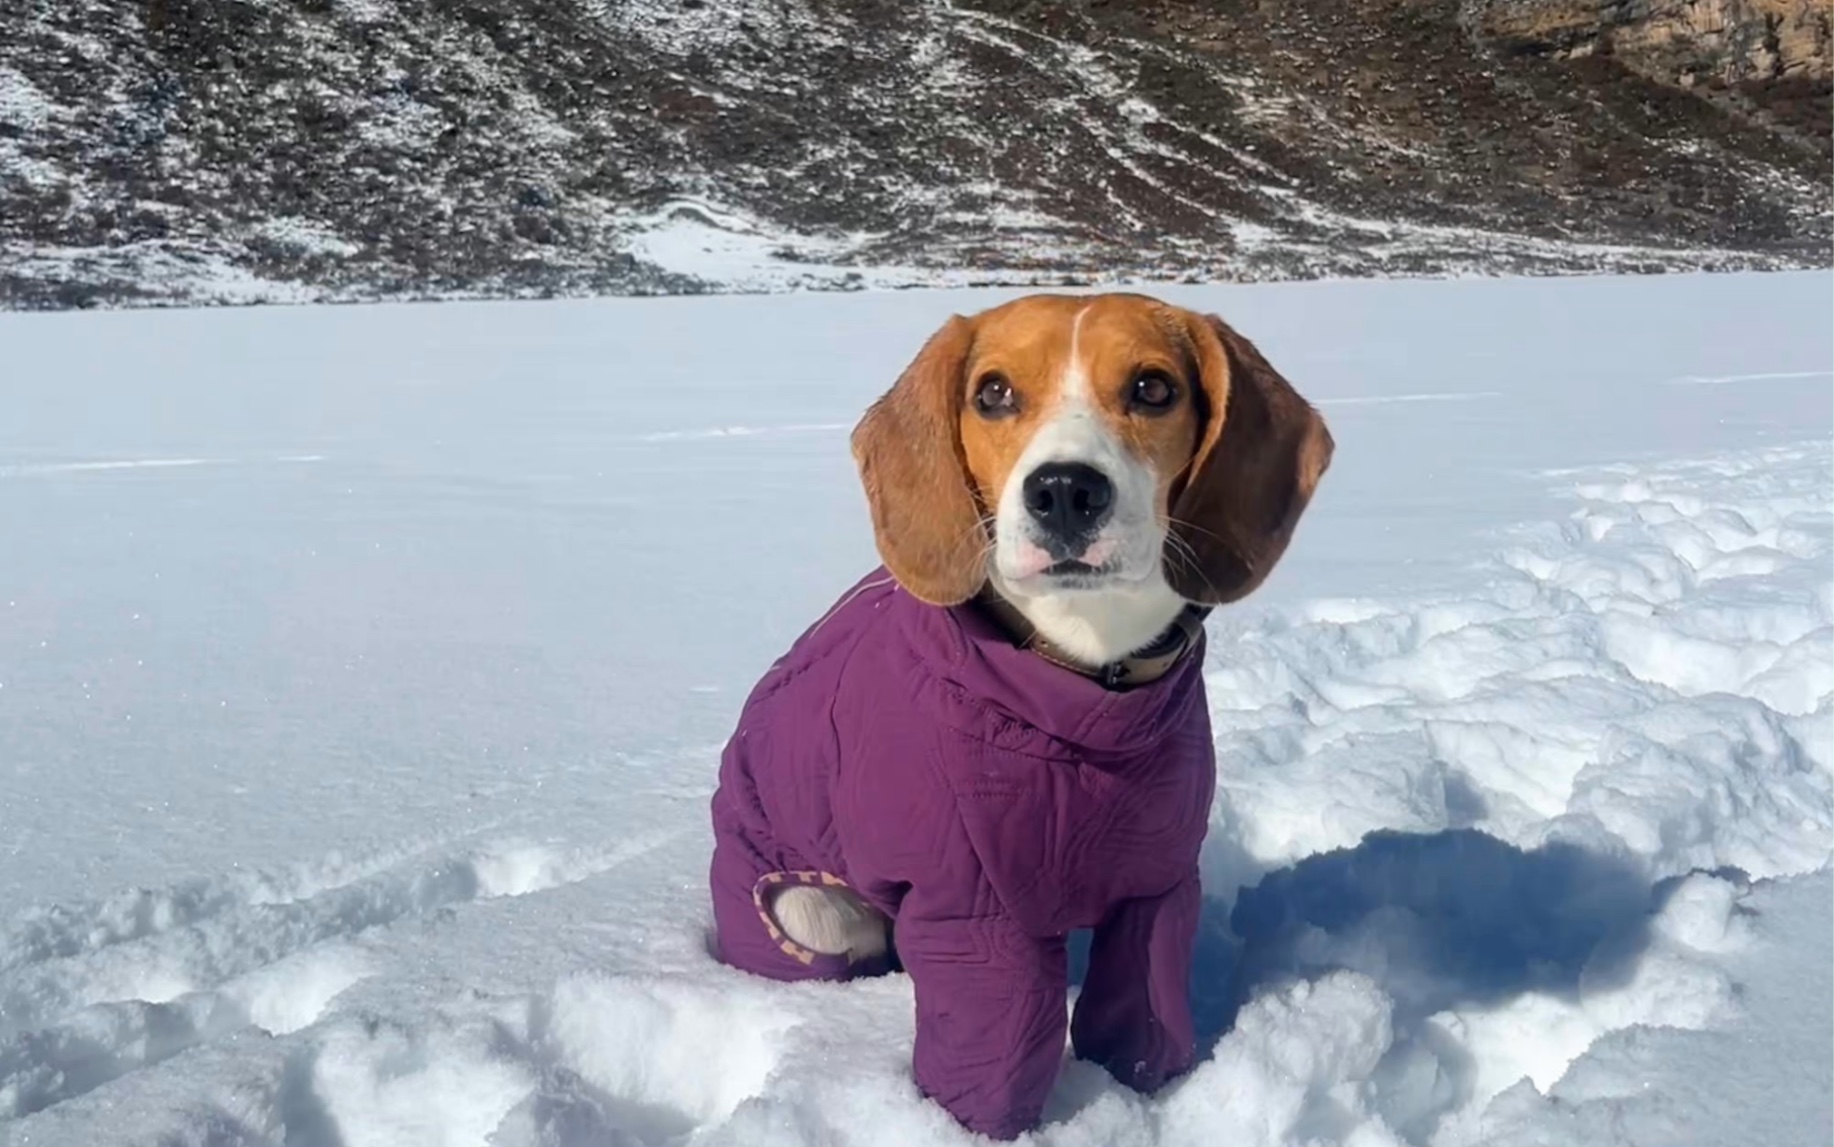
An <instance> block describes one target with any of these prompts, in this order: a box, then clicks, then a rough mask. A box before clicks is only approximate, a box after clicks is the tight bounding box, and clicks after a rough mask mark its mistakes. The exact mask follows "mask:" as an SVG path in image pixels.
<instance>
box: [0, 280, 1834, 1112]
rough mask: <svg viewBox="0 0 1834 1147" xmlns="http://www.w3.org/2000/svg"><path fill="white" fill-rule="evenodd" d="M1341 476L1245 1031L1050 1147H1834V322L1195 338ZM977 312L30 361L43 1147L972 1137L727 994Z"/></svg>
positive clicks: (815, 1008)
mask: <svg viewBox="0 0 1834 1147" xmlns="http://www.w3.org/2000/svg"><path fill="white" fill-rule="evenodd" d="M1165 293H1166V294H1167V295H1168V296H1169V297H1172V298H1174V299H1176V300H1178V301H1181V302H1185V303H1190V304H1194V305H1199V306H1203V307H1206V308H1211V309H1216V310H1219V311H1220V312H1222V313H1224V314H1226V315H1228V316H1229V317H1230V318H1231V320H1232V321H1233V322H1234V323H1235V324H1236V325H1237V326H1239V327H1240V328H1241V329H1243V330H1244V331H1245V332H1247V333H1248V334H1250V336H1251V337H1254V338H1255V339H1257V340H1258V341H1259V342H1260V344H1261V346H1262V347H1263V349H1264V350H1265V351H1266V352H1267V353H1268V354H1269V356H1270V357H1271V358H1272V359H1273V361H1275V362H1276V363H1277V364H1279V365H1280V366H1281V367H1282V368H1283V369H1284V370H1285V371H1286V373H1288V374H1289V376H1290V377H1292V378H1293V379H1294V381H1295V382H1296V384H1297V385H1299V386H1300V388H1301V389H1302V390H1303V391H1304V392H1305V393H1307V394H1308V395H1309V396H1311V397H1313V398H1314V399H1316V400H1318V401H1319V402H1320V404H1321V405H1322V406H1323V408H1324V409H1325V411H1326V412H1327V414H1328V416H1329V418H1330V420H1331V423H1332V427H1333V430H1334V432H1335V434H1336V437H1337V440H1338V443H1339V450H1338V455H1337V462H1336V464H1335V466H1334V467H1333V469H1332V471H1331V474H1330V475H1329V477H1328V479H1327V480H1326V482H1325V484H1324V486H1323V487H1322V489H1321V493H1320V495H1319V497H1318V499H1317V501H1316V502H1315V503H1314V509H1313V510H1312V511H1311V513H1310V514H1309V515H1308V518H1307V520H1306V522H1305V524H1304V525H1303V527H1302V530H1301V535H1300V537H1299V539H1298V541H1297V543H1296V544H1295V546H1294V548H1293V550H1292V551H1291V554H1290V556H1289V557H1288V559H1287V561H1286V562H1285V564H1284V565H1283V566H1282V567H1281V569H1280V571H1279V572H1278V573H1277V574H1276V575H1275V577H1274V579H1273V580H1272V582H1271V583H1270V584H1269V586H1268V587H1267V589H1266V590H1265V591H1264V592H1263V593H1262V594H1260V595H1258V596H1257V597H1256V598H1254V599H1252V600H1251V602H1249V603H1247V604H1245V605H1243V606H1241V607H1237V608H1234V609H1231V610H1228V611H1224V612H1223V613H1221V614H1219V615H1218V616H1217V617H1216V618H1215V620H1214V621H1213V632H1214V634H1215V637H1216V640H1215V641H1214V642H1213V645H1212V651H1211V664H1210V666H1209V678H1210V703H1211V706H1212V709H1213V713H1214V719H1215V723H1216V730H1217V739H1218V750H1219V758H1220V762H1221V774H1222V775H1221V785H1220V787H1219V794H1218V798H1217V804H1216V808H1215V810H1214V812H1213V817H1212V822H1213V825H1212V832H1211V842H1210V846H1209V851H1208V853H1207V856H1206V869H1207V872H1206V877H1207V893H1208V895H1209V896H1211V897H1212V898H1213V899H1212V902H1211V904H1210V910H1209V912H1208V915H1207V920H1206V925H1205V929H1204V933H1203V936H1202V941H1201V944H1200V953H1199V955H1200V959H1199V969H1198V984H1197V997H1198V1005H1199V1013H1200V1021H1201V1027H1202V1029H1203V1030H1204V1032H1205V1033H1206V1038H1207V1039H1208V1040H1210V1041H1212V1042H1213V1047H1212V1049H1211V1050H1210V1051H1209V1053H1208V1054H1207V1055H1206V1057H1205V1061H1204V1063H1203V1064H1202V1066H1201V1067H1200V1068H1199V1069H1198V1070H1197V1071H1196V1072H1195V1073H1194V1074H1192V1075H1191V1076H1190V1077H1188V1078H1187V1079H1185V1080H1183V1081H1181V1082H1180V1083H1178V1084H1176V1085H1175V1086H1173V1087H1172V1088H1170V1089H1169V1090H1168V1091H1166V1092H1165V1093H1163V1094H1161V1095H1160V1096H1157V1097H1154V1098H1151V1099H1143V1098H1140V1097H1138V1096H1135V1095H1133V1094H1131V1093H1129V1092H1126V1091H1125V1090H1123V1089H1121V1088H1119V1087H1118V1086H1116V1085H1114V1084H1112V1083H1111V1082H1109V1081H1108V1080H1107V1078H1106V1077H1105V1076H1103V1075H1102V1074H1101V1073H1100V1072H1098V1071H1095V1070H1092V1069H1089V1068H1086V1067H1083V1066H1081V1065H1071V1066H1069V1067H1068V1068H1067V1069H1066V1071H1065V1073H1064V1075H1063V1077H1062V1080H1061V1082H1060V1083H1059V1085H1058V1088H1057V1091H1056V1094H1055V1097H1054V1101H1053V1104H1052V1109H1051V1111H1050V1113H1049V1121H1048V1122H1047V1124H1046V1126H1044V1127H1043V1128H1042V1129H1041V1130H1040V1131H1039V1132H1038V1133H1037V1134H1036V1137H1035V1140H1036V1142H1037V1143H1039V1144H1049V1145H1052V1147H1071V1145H1089V1147H1095V1145H1103V1147H1125V1145H1134V1144H1139V1145H1144V1144H1192V1145H1204V1147H1208V1145H1212V1144H1232V1145H1236V1147H1256V1145H1262V1144H1269V1145H1271V1144H1286V1143H1292V1144H1298V1143H1319V1144H1330V1143H1343V1144H1355V1145H1358V1147H1375V1145H1379V1144H1393V1143H1409V1144H1434V1145H1436V1147H1463V1145H1466V1144H1524V1145H1527V1144H1535V1145H1544V1147H1545V1145H1558V1144H1601V1143H1602V1144H1652V1145H1653V1144H1663V1145H1670V1144H1683V1143H1700V1144H1716V1145H1727V1144H1750V1145H1753V1147H1758V1145H1762V1147H1785V1145H1794V1144H1804V1145H1807V1144H1827V1143H1829V1142H1830V1127H1831V1125H1834V1110H1831V1106H1830V1089H1829V1080H1830V1078H1834V1055H1831V1053H1830V1046H1829V1030H1830V1020H1831V1016H1834V1001H1831V999H1830V981H1831V980H1834V951H1831V939H1834V913H1831V912H1830V899H1831V897H1834V883H1831V881H1830V876H1829V855H1830V844H1831V841H1834V771H1831V770H1834V637H1831V635H1834V585H1831V582H1830V573H1831V565H1830V563H1831V562H1834V541H1831V532H1834V530H1831V506H1830V496H1831V494H1834V454H1831V447H1830V439H1831V437H1834V434H1831V429H1834V373H1831V371H1834V361H1831V346H1830V344H1831V342H1834V331H1831V327H1830V322H1831V320H1830V314H1831V313H1834V310H1831V308H1834V290H1831V287H1830V281H1829V279H1828V277H1827V276H1826V275H1825V274H1804V275H1773V276H1726V277H1673V278H1654V279H1590V280H1570V281H1554V280H1534V281H1502V280H1498V281H1472V282H1460V283H1432V282H1394V283H1370V282H1364V283H1348V284H1306V285H1281V286H1263V287H1217V288H1178V289H1171V290H1168V291H1167V292H1165ZM996 297H1000V296H999V295H997V294H994V293H972V292H938V293H904V294H858V295H840V296H789V297H771V298H739V297H728V298H709V299H697V300H661V299H659V300H643V301H636V300H627V301H605V302H566V303H546V304H475V305H474V304H448V305H440V306H391V307H363V308H321V309H284V308H267V309H253V310H239V311H209V312H164V313H146V312H140V313H134V312H118V313H107V314H84V315H79V314H60V315H0V1143H5V1144H7V1145H8V1147H14V1145H17V1147H24V1145H27V1144H30V1145H33V1147H38V1145H41V1144H71V1145H80V1147H106V1145H112V1144H141V1143H148V1144H150V1143H188V1144H213V1145H225V1147H226V1145H230V1144H251V1145H252V1144H271V1145H280V1144H285V1145H288V1147H371V1145H377V1147H381V1145H390V1147H393V1145H402V1147H412V1145H419V1144H427V1145H460V1144H484V1143H493V1144H496V1145H498V1147H537V1145H546V1147H588V1145H604V1144H615V1145H620V1147H631V1145H639V1147H661V1145H664V1144H678V1143H693V1144H696V1145H701V1144H706V1145H713V1144H732V1145H742V1147H774V1145H785V1147H787V1145H792V1144H816V1143H821V1144H873V1145H880V1144H907V1143H908V1144H959V1143H963V1142H965V1141H966V1136H965V1135H964V1134H963V1133H962V1132H960V1131H959V1130H958V1129H957V1128H956V1127H955V1126H954V1125H953V1124H952V1123H951V1122H950V1121H949V1120H948V1118H947V1116H945V1115H944V1114H943V1113H942V1112H941V1111H940V1110H938V1109H936V1108H934V1107H932V1106H930V1105H928V1104H926V1103H924V1102H922V1101H921V1100H920V1099H919V1098H918V1096H917V1094H916V1092H915V1090H914V1088H913V1086H912V1084H911V1081H910V1078H909V1073H908V1057H909V1052H910V1038H911V1021H910V989H909V985H908V983H906V982H905V981H903V980H902V979H900V978H891V979H886V980H882V981H876V982H871V983H864V984H857V985H852V986H847V987H838V988H837V987H829V986H807V987H794V988H790V987H782V986H778V985H774V984H767V983H764V982H760V981H756V980H752V979H748V978H746V977H744V976H742V975H739V974H737V973H734V972H730V971H727V970H725V969H722V968H720V967H719V966H717V965H716V964H714V963H713V962H712V961H711V960H710V958H709V957H708V955H707V950H706V944H705V938H706V929H707V925H708V912H707V908H706V905H705V903H704V900H705V887H704V866H705V860H706V855H707V851H708V847H709V840H708V835H707V831H706V825H705V821H706V812H705V805H706V799H707V797H708V796H709V794H710V792H711V789H712V785H713V778H714V766H715V760H716V757H717V754H718V751H719V747H720V744H721V742H722V741H723V740H724V738H725V736H726V733H727V731H728V728H729V725H730V722H731V721H732V719H733V717H734V714H735V712H736V709H737V707H738V704H739V702H740V700H741V699H742V697H743V695H744V693H745V691H746V690H747V689H748V688H749V687H750V685H751V683H752V682H753V681H754V680H755V679H756V677H757V676H758V674H759V673H760V672H761V671H762V670H763V669H764V667H765V666H766V665H767V664H768V663H769V662H770V660H771V659H772V658H774V657H775V656H776V655H777V654H778V653H780V652H781V651H782V649H783V648H784V647H785V646H786V645H787V643H788V642H789V641H790V640H791V639H792V638H793V637H794V636H795V634H796V633H798V632H799V631H800V630H801V629H802V628H803V627H804V626H806V625H807V624H808V623H809V622H810V621H811V620H812V619H813V618H814V617H815V616H816V615H817V613H818V612H819V611H820V610H821V609H822V608H823V607H824V606H825V605H826V604H828V602H829V601H830V600H831V599H832V598H833V596H834V595H835V594H836V593H838V592H839V591H840V590H841V589H843V588H844V587H845V586H846V585H847V584H849V583H850V581H851V580H852V579H854V578H856V577H857V576H858V575H859V574H860V573H861V572H862V571H863V570H864V569H866V568H867V567H868V565H869V563H871V562H872V560H873V557H872V553H871V547H870V542H869V538H868V534H867V531H866V528H865V521H864V514H863V512H862V505H861V499H860V498H859V496H858V494H857V492H856V489H855V486H854V481H853V477H852V470H851V464H850V462H849V460H848V457H847V453H846V449H845V432H846V429H847V428H848V426H849V425H850V424H851V422H852V421H853V419H854V418H855V417H856V416H857V414H858V413H859V411H860V410H861V408H862V407H863V406H864V404H865V403H866V402H867V401H868V400H869V399H870V398H872V397H873V396H874V395H876V394H877V393H878V392H879V391H880V390H881V389H883V387H884V386H885V385H887V384H888V383H889V381H890V380H891V378H892V377H893V376H894V374H895V373H896V371H897V369H898V368H899V367H900V366H901V365H902V364H903V362H904V361H905V360H906V359H907V358H908V356H909V355H910V353H911V352H912V351H913V350H914V349H915V347H916V346H917V344H918V342H919V341H920V340H921V338H922V337H923V336H924V335H925V334H927V333H928V331H929V330H930V329H932V328H933V327H934V326H935V325H936V324H937V323H938V322H939V321H940V320H941V318H942V317H943V316H944V315H945V314H947V313H948V312H949V311H951V310H969V309H974V308H978V307H980V306H982V305H985V304H986V303H987V302H989V301H990V300H992V299H994V298H996Z"/></svg>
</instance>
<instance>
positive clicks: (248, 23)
mask: <svg viewBox="0 0 1834 1147" xmlns="http://www.w3.org/2000/svg"><path fill="white" fill-rule="evenodd" d="M1828 40H1829V31H1828V20H1827V8H1826V5H1825V4H1824V3H1823V4H1814V3H1808V2H1806V0H1802V2H1798V0H1695V2H1693V3H1689V2H1687V0H1215V2H1207V3H1195V2H1185V3H1181V2H1174V0H1142V2H1136V3H1128V2H1122V0H958V2H941V0H751V2H747V3H718V2H715V0H539V2H538V0H11V2H10V3H7V4H4V5H0V305H13V306H22V305H23V306H67V305H85V304H90V303H96V302H184V301H218V300H229V301H234V300H284V299H357V298H374V297H384V296H387V297H453V296H475V295H534V294H551V293H573V292H654V291H695V290H718V289H774V288H786V287H797V286H839V287H845V286H851V285H859V284H885V285H899V284H914V283H939V282H968V281H977V282H978V281H985V282H1057V281H1089V280H1099V279H1112V278H1121V277H1154V278H1164V277H1186V278H1190V277H1203V278H1221V279H1255V278H1275V277H1294V276H1315V275H1367V274H1443V273H1489V272H1505V271H1520V272H1544V271H1573V270H1602V269H1613V270H1626V269H1663V268H1680V267H1765V266H1797V265H1825V264H1826V263H1827V261H1828V259H1829V243H1830V234H1831V232H1830V210H1829V207H1830V205H1829V198H1830V187H1831V180H1830V170H1829V164H1830V151H1829V146H1828V132H1827V114H1828V107H1829V96H1828V90H1829V89H1828Z"/></svg>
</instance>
